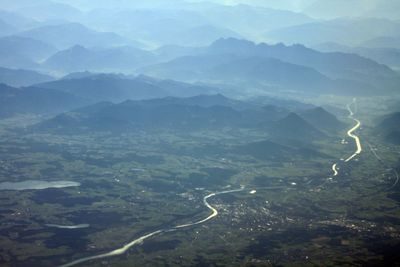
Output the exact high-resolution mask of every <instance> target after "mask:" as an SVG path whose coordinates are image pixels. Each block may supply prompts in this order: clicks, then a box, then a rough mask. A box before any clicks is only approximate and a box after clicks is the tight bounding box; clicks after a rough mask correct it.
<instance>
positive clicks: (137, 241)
mask: <svg viewBox="0 0 400 267" xmlns="http://www.w3.org/2000/svg"><path fill="white" fill-rule="evenodd" d="M243 190H244V187H241V188H239V189H234V190H226V191H221V192H216V193H211V194H209V195H207V196H205V197H204V198H203V204H204V206H206V207H207V208H208V209H209V210H210V211H211V214H210V215H208V216H207V217H206V218H204V219H201V220H199V221H196V222H191V223H187V224H181V225H177V226H174V227H172V228H166V229H160V230H157V231H154V232H151V233H148V234H145V235H143V236H141V237H139V238H136V239H134V240H132V241H131V242H129V243H127V244H125V245H124V246H122V247H120V248H117V249H115V250H112V251H110V252H106V253H102V254H98V255H94V256H89V257H85V258H81V259H78V260H75V261H72V262H69V263H67V264H63V265H61V266H60V267H69V266H75V265H78V264H81V263H84V262H87V261H91V260H97V259H103V258H108V257H113V256H118V255H122V254H124V253H125V252H126V251H128V250H129V249H130V248H132V247H134V246H136V245H140V244H142V243H143V241H144V240H146V239H148V238H150V237H152V236H155V235H159V234H162V233H166V232H172V231H177V230H179V229H183V228H188V227H191V226H195V225H199V224H202V223H205V222H207V221H209V220H211V219H213V218H214V217H217V216H218V210H217V209H216V208H214V207H213V206H211V205H210V203H208V199H210V198H212V197H214V196H217V195H222V194H229V193H234V192H239V191H243Z"/></svg>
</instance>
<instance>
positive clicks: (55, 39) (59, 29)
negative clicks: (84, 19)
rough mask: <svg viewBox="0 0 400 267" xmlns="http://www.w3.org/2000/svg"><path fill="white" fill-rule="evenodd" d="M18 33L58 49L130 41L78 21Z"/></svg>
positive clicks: (102, 45)
mask: <svg viewBox="0 0 400 267" xmlns="http://www.w3.org/2000/svg"><path fill="white" fill-rule="evenodd" d="M18 35H19V36H22V37H28V38H32V39H36V40H40V41H42V42H45V43H48V44H51V45H53V46H55V47H57V48H59V49H65V48H68V47H72V46H74V45H77V44H78V45H82V46H88V47H90V46H99V47H109V46H118V45H128V44H129V43H130V41H129V40H126V39H125V38H123V37H121V36H119V35H117V34H115V33H111V32H97V31H94V30H91V29H89V28H86V27H85V26H83V25H82V24H79V23H67V24H60V25H46V26H42V27H38V28H34V29H31V30H28V31H24V32H21V33H18Z"/></svg>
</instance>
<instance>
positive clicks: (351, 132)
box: [344, 99, 362, 162]
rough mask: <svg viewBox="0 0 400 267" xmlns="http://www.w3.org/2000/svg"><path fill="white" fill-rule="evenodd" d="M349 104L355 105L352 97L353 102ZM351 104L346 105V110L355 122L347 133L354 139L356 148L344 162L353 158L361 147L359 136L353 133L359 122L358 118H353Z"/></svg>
mask: <svg viewBox="0 0 400 267" xmlns="http://www.w3.org/2000/svg"><path fill="white" fill-rule="evenodd" d="M351 104H354V105H355V104H356V100H355V99H353V102H352V103H351ZM351 104H349V105H347V110H348V111H349V113H350V114H349V118H350V119H352V120H353V121H355V122H356V125H354V127H353V128H351V129H350V130H349V131H348V132H347V135H348V136H349V137H351V138H353V139H354V141H355V143H356V146H357V149H356V151H355V152H354V154H353V155H351V156H350V157H348V158H347V159H346V160H345V161H344V162H349V161H350V160H352V159H353V158H355V157H356V156H357V155H359V154H360V153H361V152H362V147H361V141H360V138H359V137H358V136H357V135H355V134H354V132H355V131H356V130H357V129H358V128H360V126H361V122H360V121H359V120H357V119H356V118H354V112H353V111H352V110H351V107H350V106H351Z"/></svg>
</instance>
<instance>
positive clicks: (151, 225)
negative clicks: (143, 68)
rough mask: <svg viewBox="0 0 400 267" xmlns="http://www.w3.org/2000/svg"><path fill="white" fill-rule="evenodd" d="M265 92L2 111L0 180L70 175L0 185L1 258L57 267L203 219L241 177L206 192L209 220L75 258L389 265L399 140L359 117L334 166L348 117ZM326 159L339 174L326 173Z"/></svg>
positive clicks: (395, 241)
mask: <svg viewBox="0 0 400 267" xmlns="http://www.w3.org/2000/svg"><path fill="white" fill-rule="evenodd" d="M348 101H349V100H348ZM366 101H367V100H366ZM270 102H271V99H268V98H260V99H258V100H256V101H251V102H244V101H237V100H232V99H229V98H226V97H224V96H221V95H215V96H197V97H191V98H172V97H169V98H163V99H153V100H140V101H128V102H123V103H121V104H112V103H107V102H105V103H101V104H96V105H93V106H88V107H85V108H81V109H77V110H75V111H72V112H68V113H66V114H63V115H59V116H56V117H54V118H52V119H45V120H43V121H41V122H39V123H38V124H34V125H32V126H29V127H27V128H26V129H25V130H24V131H22V130H21V129H20V126H21V124H22V125H29V124H33V123H29V122H28V121H27V120H28V119H29V118H26V117H19V119H18V120H10V119H9V120H3V122H2V123H3V127H2V131H1V133H0V134H1V140H3V141H2V142H1V143H0V155H1V158H0V176H1V177H4V178H5V177H6V178H7V179H4V178H3V180H7V181H24V180H49V181H54V180H69V181H77V182H80V183H81V186H80V187H70V188H60V189H54V188H53V189H43V190H24V191H3V192H1V193H2V194H1V203H2V204H1V214H0V216H1V217H0V218H1V221H2V224H1V227H0V232H1V233H2V234H1V237H0V244H1V247H2V248H7V249H2V250H0V262H1V264H2V265H4V266H54V265H58V264H62V263H66V262H69V261H71V260H74V259H78V258H80V257H85V256H90V255H96V254H99V253H102V252H105V251H110V250H113V249H116V248H118V247H121V246H122V245H123V244H126V243H127V242H129V241H131V240H133V239H135V238H138V237H139V236H141V235H143V234H146V233H149V232H151V231H154V230H157V229H163V228H166V227H173V226H175V225H178V224H183V223H188V222H192V221H196V220H198V219H201V218H204V217H206V216H207V215H208V214H209V212H210V211H209V210H208V209H206V208H205V207H204V206H203V204H202V198H203V197H204V196H205V195H206V194H208V193H209V192H217V191H223V190H226V188H228V186H229V188H238V187H240V185H243V186H245V190H244V191H242V192H236V193H231V194H226V195H221V196H217V197H214V198H212V199H210V203H212V205H213V206H215V208H217V209H218V211H219V215H218V217H216V218H215V219H214V220H212V221H209V222H207V223H206V224H204V225H199V226H195V227H191V228H187V229H183V230H181V231H176V232H170V233H164V234H162V235H160V236H155V237H152V238H150V239H148V240H146V241H145V242H144V243H143V244H142V245H139V246H135V247H133V248H132V249H131V250H130V251H129V253H128V254H127V255H126V256H118V257H113V258H107V259H103V260H98V261H93V262H86V263H84V264H83V266H98V265H99V264H100V263H103V264H106V263H110V264H112V265H115V266H132V264H135V265H138V266H166V265H167V266H228V265H229V266H275V265H283V266H299V265H310V266H312V265H324V266H334V265H354V264H356V265H368V264H372V265H374V264H376V265H385V264H388V265H391V264H393V263H396V262H398V261H399V259H398V256H397V254H396V253H395V251H396V249H397V247H398V246H399V245H400V241H399V233H400V232H399V229H398V225H399V222H400V213H399V212H398V211H399V209H398V205H399V202H398V201H399V194H400V192H398V190H399V188H400V187H399V185H397V184H395V182H396V179H395V176H394V170H396V169H397V170H398V169H399V168H400V164H399V157H398V154H396V148H395V147H387V146H386V145H385V144H384V143H383V142H382V141H381V139H380V138H379V137H377V136H376V135H375V134H374V132H375V129H374V128H373V127H366V128H365V129H363V130H362V131H360V132H359V136H360V138H361V140H362V143H363V145H364V146H365V147H364V151H363V153H362V154H361V156H360V157H359V158H357V159H356V160H355V161H351V162H349V163H344V162H342V161H339V159H340V158H341V157H345V156H348V155H351V154H352V153H353V151H354V148H353V145H352V144H353V143H352V140H351V139H349V138H346V134H345V132H346V129H347V128H350V126H351V121H350V120H348V119H347V118H346V117H340V121H339V120H338V119H337V118H336V116H334V115H333V114H331V113H328V112H327V111H326V110H325V109H323V108H319V107H318V108H315V107H309V106H307V105H304V104H302V103H300V102H296V101H278V100H276V101H272V102H275V103H279V106H271V105H269V104H270ZM283 103H286V105H285V104H283ZM296 103H297V104H296ZM366 103H367V102H366ZM362 104H363V102H362V101H361V105H360V110H361V108H362ZM338 107H340V105H338ZM215 110H217V111H218V112H215ZM358 115H360V116H361V117H359V118H360V119H362V118H363V113H362V112H361V111H360V113H359V114H358ZM146 116H149V117H147V118H148V121H151V122H153V123H152V124H151V123H149V122H148V121H147V122H145V120H143V119H142V118H143V117H146ZM193 120H196V121H197V123H196V124H194V123H193ZM100 126H101V127H100ZM15 127H16V128H15ZM341 139H346V140H347V141H348V142H349V144H342V143H341V142H340V141H341ZM367 142H368V143H371V145H372V146H373V147H371V149H374V150H370V149H369V148H368V146H367ZM376 149H378V150H376ZM372 151H373V152H375V153H377V154H374V153H373V152H372ZM397 151H398V150H397ZM376 155H378V157H379V159H377V158H376ZM334 162H339V164H338V167H339V175H338V176H336V177H334V179H329V177H332V175H333V173H332V171H331V165H332V164H333V163H334ZM393 185H394V186H393ZM251 190H256V193H255V194H250V191H251ZM46 224H58V225H66V226H72V225H80V224H89V225H90V226H89V227H88V228H80V229H59V228H54V227H48V226H46Z"/></svg>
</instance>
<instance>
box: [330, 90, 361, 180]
mask: <svg viewBox="0 0 400 267" xmlns="http://www.w3.org/2000/svg"><path fill="white" fill-rule="evenodd" d="M352 104H353V105H355V104H356V99H355V98H354V99H353V102H351V103H350V104H348V105H347V110H348V111H349V116H348V118H349V119H352V120H353V121H354V122H355V123H356V124H355V125H354V127H353V128H351V129H350V130H348V131H347V135H348V136H349V137H350V138H353V139H354V141H355V144H356V151H354V153H353V154H352V155H351V156H349V157H348V158H347V159H345V160H344V162H349V161H351V160H352V159H354V158H355V157H356V156H357V155H359V154H361V152H362V146H361V141H360V137H358V136H357V135H355V134H354V132H355V131H356V130H357V129H358V128H360V127H361V122H360V121H359V120H358V119H356V118H354V112H353V110H352V109H351V105H352ZM338 170H339V169H338V163H335V164H333V165H332V171H333V177H335V176H337V175H338V174H339V171H338ZM330 179H332V178H330Z"/></svg>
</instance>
